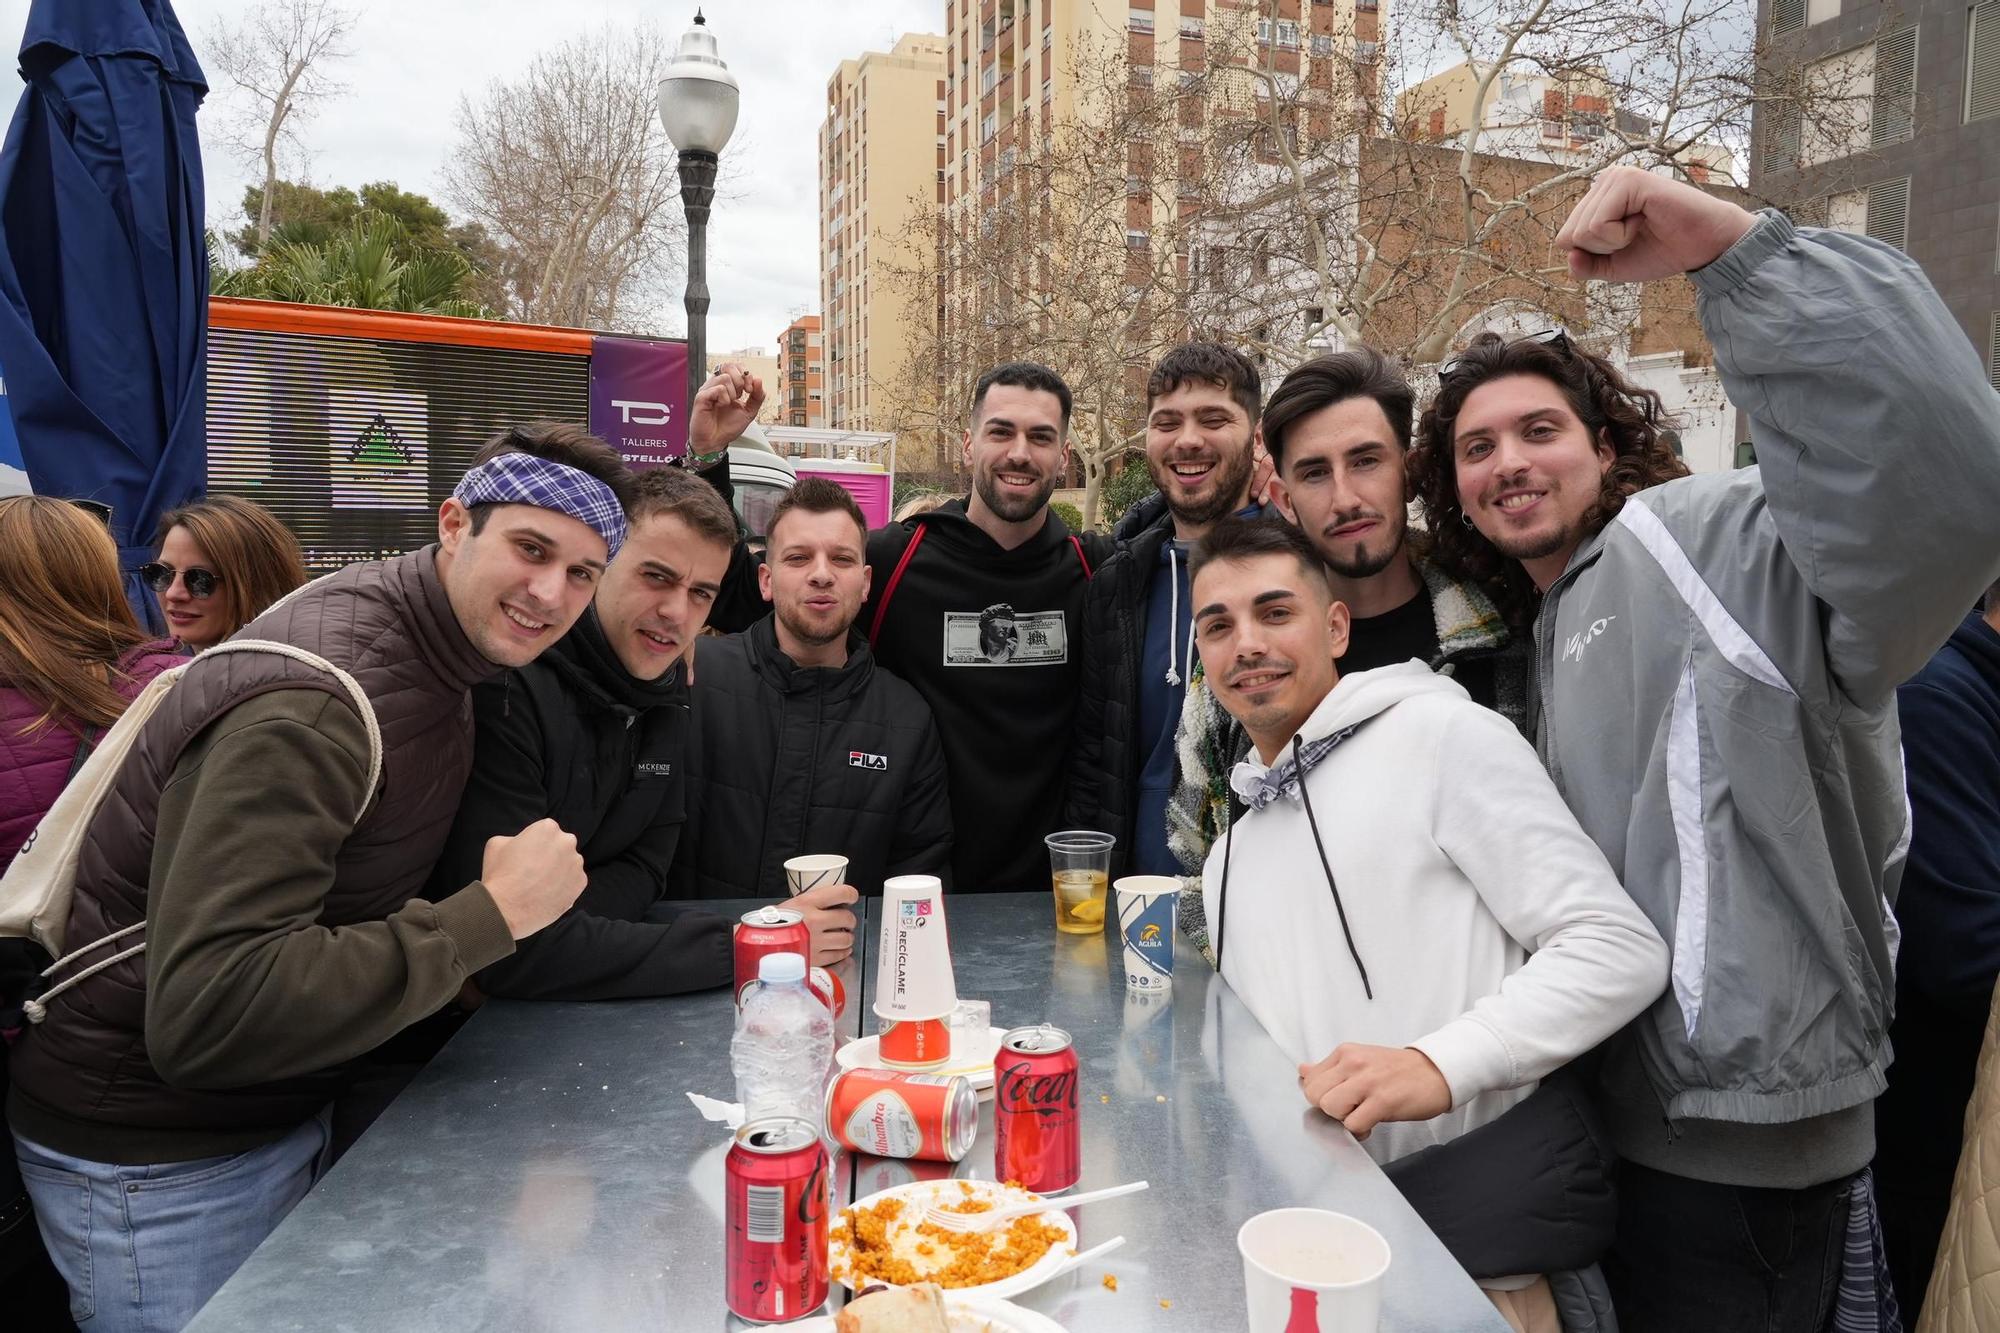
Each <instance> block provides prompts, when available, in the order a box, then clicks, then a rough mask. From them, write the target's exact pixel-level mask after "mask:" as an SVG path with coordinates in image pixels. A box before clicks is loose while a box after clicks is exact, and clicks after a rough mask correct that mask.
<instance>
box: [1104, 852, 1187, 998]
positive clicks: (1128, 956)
mask: <svg viewBox="0 0 2000 1333" xmlns="http://www.w3.org/2000/svg"><path fill="white" fill-rule="evenodd" d="M1112 887H1113V888H1114V889H1116V890H1117V892H1118V934H1119V936H1120V938H1121V939H1123V940H1124V942H1125V944H1124V948H1125V985H1126V987H1127V988H1128V989H1130V990H1142V991H1152V990H1166V989H1168V988H1169V987H1171V986H1172V985H1173V984H1174V913H1175V910H1176V908H1177V905H1178V904H1179V902H1180V892H1181V882H1180V881H1179V880H1177V879H1175V878H1174V877H1173V876H1171V875H1127V876H1126V877H1125V878H1123V879H1121V880H1119V881H1118V882H1117V883H1116V884H1115V885H1113V886H1112Z"/></svg>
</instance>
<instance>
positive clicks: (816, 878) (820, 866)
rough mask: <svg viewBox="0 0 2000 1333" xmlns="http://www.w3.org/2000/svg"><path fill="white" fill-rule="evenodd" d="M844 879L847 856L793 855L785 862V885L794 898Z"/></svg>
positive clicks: (845, 876)
mask: <svg viewBox="0 0 2000 1333" xmlns="http://www.w3.org/2000/svg"><path fill="white" fill-rule="evenodd" d="M846 879H847V858H846V857H844V856H831V855H822V856H795V857H793V858H792V859H791V860H789V861H787V862H785V887H786V888H788V889H790V890H791V891H792V897H794V898H796V897H798V896H799V895H800V894H802V893H810V892H811V891H812V890H814V889H823V888H825V887H826V886H827V885H829V884H840V883H844V882H845V881H846Z"/></svg>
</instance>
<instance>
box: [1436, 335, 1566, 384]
mask: <svg viewBox="0 0 2000 1333" xmlns="http://www.w3.org/2000/svg"><path fill="white" fill-rule="evenodd" d="M1515 343H1540V344H1542V345H1543V346H1544V347H1553V348H1555V349H1556V350H1557V351H1558V352H1561V353H1563V355H1565V356H1567V355H1568V354H1569V350H1570V341H1569V330H1568V329H1559V328H1558V329H1543V330H1542V331H1541V332H1540V333H1524V334H1522V335H1521V336H1520V337H1518V338H1509V339H1508V340H1507V345H1508V346H1510V347H1511V346H1513V345H1514V344H1515ZM1465 361H1466V359H1465V358H1464V357H1462V356H1455V357H1453V358H1451V360H1449V361H1447V362H1445V363H1444V364H1443V365H1441V366H1439V367H1438V382H1439V383H1440V384H1442V383H1443V382H1444V381H1446V380H1448V379H1450V378H1451V377H1452V376H1453V375H1456V374H1457V373H1458V372H1459V371H1461V370H1464V369H1465V368H1466V367H1465Z"/></svg>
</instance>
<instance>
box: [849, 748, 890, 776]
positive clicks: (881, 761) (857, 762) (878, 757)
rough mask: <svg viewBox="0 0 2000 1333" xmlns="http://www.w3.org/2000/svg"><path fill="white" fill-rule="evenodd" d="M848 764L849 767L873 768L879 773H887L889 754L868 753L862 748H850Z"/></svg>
mask: <svg viewBox="0 0 2000 1333" xmlns="http://www.w3.org/2000/svg"><path fill="white" fill-rule="evenodd" d="M847 766H848V767H849V768H866V769H872V770H874V771H875V772H877V773H887V772H888V771H889V756H888V755H886V754H868V753H866V752H865V751H862V750H849V751H848V752H847Z"/></svg>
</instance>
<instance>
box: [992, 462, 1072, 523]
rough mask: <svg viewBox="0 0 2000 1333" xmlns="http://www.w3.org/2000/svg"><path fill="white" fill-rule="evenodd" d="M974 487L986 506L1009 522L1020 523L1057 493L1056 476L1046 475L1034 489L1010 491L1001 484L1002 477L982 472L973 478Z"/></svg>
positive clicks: (1039, 510) (1038, 510) (1032, 515)
mask: <svg viewBox="0 0 2000 1333" xmlns="http://www.w3.org/2000/svg"><path fill="white" fill-rule="evenodd" d="M972 489H973V490H975V491H977V492H979V498H980V499H981V500H983V501H985V503H986V507H987V508H988V509H990V510H992V511H993V513H994V514H995V515H996V516H997V517H999V518H1002V519H1004V520H1006V521H1007V522H1009V523H1019V522H1021V521H1022V520H1023V519H1030V518H1033V517H1034V516H1035V515H1036V514H1038V513H1040V512H1041V511H1042V508H1043V506H1045V505H1047V504H1048V502H1049V497H1050V496H1051V495H1054V494H1055V493H1056V478H1054V477H1046V478H1044V479H1043V481H1042V484H1041V485H1039V486H1037V487H1035V489H1034V490H1032V491H1025V492H1022V491H1010V490H1008V489H1007V488H1006V487H1004V486H1002V485H1001V484H1000V479H999V478H998V477H997V476H995V475H994V474H993V473H991V472H981V473H979V474H978V475H976V476H975V477H973V479H972Z"/></svg>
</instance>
